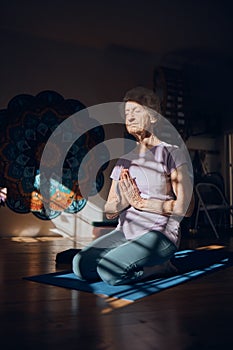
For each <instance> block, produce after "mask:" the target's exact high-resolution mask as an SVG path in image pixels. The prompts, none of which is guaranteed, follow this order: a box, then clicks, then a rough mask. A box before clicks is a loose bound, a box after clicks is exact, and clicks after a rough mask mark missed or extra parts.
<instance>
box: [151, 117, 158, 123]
mask: <svg viewBox="0 0 233 350" xmlns="http://www.w3.org/2000/svg"><path fill="white" fill-rule="evenodd" d="M157 121H158V118H156V117H155V116H150V122H151V124H156V123H157Z"/></svg>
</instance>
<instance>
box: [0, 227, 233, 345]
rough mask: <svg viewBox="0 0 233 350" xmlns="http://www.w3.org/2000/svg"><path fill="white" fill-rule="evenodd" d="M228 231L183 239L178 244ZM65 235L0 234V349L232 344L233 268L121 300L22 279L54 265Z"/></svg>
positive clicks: (232, 242)
mask: <svg viewBox="0 0 233 350" xmlns="http://www.w3.org/2000/svg"><path fill="white" fill-rule="evenodd" d="M213 244H218V245H225V246H226V249H228V250H231V251H233V236H230V235H227V236H225V237H224V238H222V239H220V240H215V239H214V236H213V235H212V234H211V235H209V237H207V235H206V236H205V235H204V236H203V237H199V238H198V236H197V237H195V236H194V237H193V238H191V237H186V238H185V239H183V240H182V245H181V248H182V249H183V248H196V247H200V246H205V245H213ZM73 247H74V244H73V242H72V241H71V240H69V239H67V238H50V239H45V238H37V239H35V238H34V239H33V238H32V239H25V238H20V239H19V238H18V239H16V238H15V239H4V238H2V239H0V276H1V290H0V304H1V305H0V314H1V328H0V331H1V333H0V335H1V337H0V344H1V345H0V347H1V349H3V350H7V349H17V350H20V349H25V350H26V349H30V350H33V349H56V350H60V349H66V350H68V349H80V350H82V349H84V350H89V349H90V350H92V349H93V350H96V349H97V350H99V349H100V350H107V349H108V350H126V349H127V350H128V349H133V350H151V349H154V350H167V349H169V350H170V349H172V350H183V349H185V350H194V349H198V350H200V349H214V350H219V349H223V350H226V349H233V268H228V269H225V270H223V271H218V272H214V273H212V274H210V275H208V276H204V277H201V278H198V279H196V280H193V281H190V282H188V283H185V284H182V285H179V286H176V287H174V288H171V289H168V290H165V291H163V292H161V293H158V294H154V295H151V296H149V297H146V298H144V299H141V300H139V301H136V302H133V303H129V304H125V303H122V302H121V301H120V302H115V301H111V300H105V299H104V298H103V297H100V296H96V295H93V294H89V293H85V292H79V291H75V290H69V289H63V288H60V287H53V286H49V285H43V284H39V283H35V282H31V281H26V280H23V279H22V278H23V277H25V276H30V275H35V274H41V273H48V272H53V271H55V270H56V266H55V256H56V254H57V253H58V252H60V251H63V250H65V249H68V248H73Z"/></svg>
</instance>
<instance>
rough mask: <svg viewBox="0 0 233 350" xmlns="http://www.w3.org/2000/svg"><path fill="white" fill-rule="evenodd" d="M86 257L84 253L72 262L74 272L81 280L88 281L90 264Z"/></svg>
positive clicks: (76, 256)
mask: <svg viewBox="0 0 233 350" xmlns="http://www.w3.org/2000/svg"><path fill="white" fill-rule="evenodd" d="M85 255H86V254H85V253H84V252H80V253H78V254H76V255H75V256H74V258H73V262H72V268H73V272H74V274H75V275H76V276H78V278H80V279H81V280H88V269H87V267H88V262H87V259H86V257H85Z"/></svg>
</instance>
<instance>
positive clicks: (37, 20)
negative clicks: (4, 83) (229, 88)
mask: <svg viewBox="0 0 233 350" xmlns="http://www.w3.org/2000/svg"><path fill="white" fill-rule="evenodd" d="M0 3H1V15H2V16H1V33H2V34H1V37H2V38H1V40H3V39H4V40H6V39H7V38H8V37H9V38H11V40H12V34H14V33H21V34H24V35H29V36H34V37H39V38H44V39H48V40H55V41H59V42H64V43H70V44H72V45H81V46H88V47H95V48H106V47H109V46H115V47H124V48H129V49H133V50H138V51H146V52H148V53H149V52H150V53H154V54H159V55H163V56H169V55H178V56H182V57H184V58H185V59H188V60H190V61H192V60H194V61H195V60H200V59H201V60H206V59H207V60H209V59H210V58H212V59H219V58H220V57H224V58H228V59H229V58H230V59H231V58H232V54H233V49H232V42H233V40H232V35H233V21H232V14H233V13H232V12H233V11H232V9H233V6H232V1H229V0H222V1H216V0H212V1H211V0H204V1H203V0H202V1H201V0H177V1H171V0H157V1H156V0H145V1H141V0H140V1H139V0H133V1H132V0H129V1H126V0H124V1H123V0H118V1H111V0H109V1H106V0H104V1H101V0H100V1H98V0H94V1H90V0H89V1H85V2H84V1H78V0H66V1H65V0H50V1H45V0H33V1H29V0H21V1H17V0H12V1H11V0H10V1H2V0H1V1H0Z"/></svg>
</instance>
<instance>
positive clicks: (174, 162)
mask: <svg viewBox="0 0 233 350" xmlns="http://www.w3.org/2000/svg"><path fill="white" fill-rule="evenodd" d="M183 164H187V156H186V154H185V152H184V151H183V150H182V149H180V148H178V147H174V148H173V149H172V150H171V151H170V152H169V156H168V158H167V170H168V173H170V174H171V173H172V171H173V170H175V169H177V168H178V167H179V166H181V165H183Z"/></svg>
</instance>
